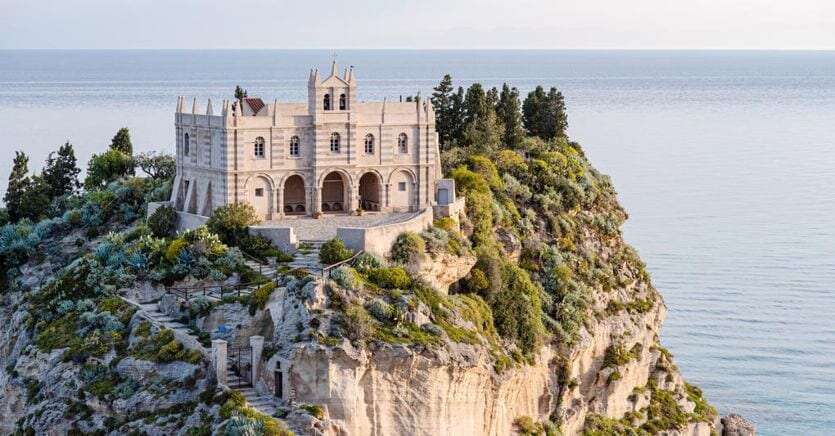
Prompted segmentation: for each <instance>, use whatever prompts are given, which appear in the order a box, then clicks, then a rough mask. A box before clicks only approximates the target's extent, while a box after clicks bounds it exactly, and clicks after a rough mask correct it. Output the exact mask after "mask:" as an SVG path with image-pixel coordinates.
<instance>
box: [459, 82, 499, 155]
mask: <svg viewBox="0 0 835 436" xmlns="http://www.w3.org/2000/svg"><path fill="white" fill-rule="evenodd" d="M492 99H493V96H492V92H490V93H485V92H484V88H483V87H482V86H481V84H480V83H474V84H472V85H471V86H470V87H469V88H468V89H467V94H466V95H465V96H464V113H465V117H464V124H465V127H464V143H465V144H466V145H467V146H472V147H476V148H478V149H481V150H488V151H489V150H493V149H495V148H496V147H498V146H499V144H500V142H501V139H502V135H503V133H504V132H503V131H502V130H503V129H502V126H501V125H499V123H498V121H497V119H496V109H495V107H494V106H493V103H492Z"/></svg>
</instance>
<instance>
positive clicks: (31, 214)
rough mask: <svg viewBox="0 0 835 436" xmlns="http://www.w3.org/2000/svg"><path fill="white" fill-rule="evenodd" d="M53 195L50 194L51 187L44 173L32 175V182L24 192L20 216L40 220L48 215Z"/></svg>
mask: <svg viewBox="0 0 835 436" xmlns="http://www.w3.org/2000/svg"><path fill="white" fill-rule="evenodd" d="M52 200H53V197H52V195H50V187H49V185H48V184H47V183H46V181H45V180H44V178H43V175H38V174H36V175H34V176H32V179H31V183H30V184H29V186H28V187H27V188H26V190H25V191H24V192H23V201H22V202H21V204H20V217H21V218H29V219H30V220H32V221H40V220H41V219H43V218H45V217H48V216H49V213H50V206H51V205H52Z"/></svg>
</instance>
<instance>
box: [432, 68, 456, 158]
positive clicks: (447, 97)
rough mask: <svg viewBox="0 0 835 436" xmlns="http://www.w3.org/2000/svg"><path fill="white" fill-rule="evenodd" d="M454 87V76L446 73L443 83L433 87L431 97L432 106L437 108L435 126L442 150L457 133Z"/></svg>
mask: <svg viewBox="0 0 835 436" xmlns="http://www.w3.org/2000/svg"><path fill="white" fill-rule="evenodd" d="M453 89H454V88H453V87H452V76H450V75H449V74H445V75H444V78H443V79H441V83H439V84H438V86H436V87H435V88H433V90H434V91H435V92H433V93H432V97H430V99H429V100H430V101H431V102H432V108H433V109H435V128H436V129H437V130H438V139H439V141H440V146H441V149H442V150H445V149H447V148H448V146H449V144H451V143H452V140H453V136H454V134H455V132H454V131H453V124H454V114H453V107H452V102H453V97H454V94H453Z"/></svg>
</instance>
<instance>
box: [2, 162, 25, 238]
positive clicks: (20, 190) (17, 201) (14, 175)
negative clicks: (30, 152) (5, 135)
mask: <svg viewBox="0 0 835 436" xmlns="http://www.w3.org/2000/svg"><path fill="white" fill-rule="evenodd" d="M31 185H32V180H31V179H29V156H27V155H26V153H24V152H22V151H16V152H15V157H14V162H13V164H12V172H11V174H9V185H8V187H7V188H6V195H4V196H3V201H5V202H6V210H8V212H9V219H10V220H11V221H12V222H14V221H18V220H19V219H21V218H22V217H23V216H22V212H23V202H24V201H25V196H26V191H27V190H28V189H29V187H30V186H31Z"/></svg>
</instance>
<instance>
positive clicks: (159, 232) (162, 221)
mask: <svg viewBox="0 0 835 436" xmlns="http://www.w3.org/2000/svg"><path fill="white" fill-rule="evenodd" d="M178 219H179V216H178V215H177V211H176V210H175V209H174V208H173V207H171V206H161V207H159V208H157V210H155V211H154V213H152V214H151V216H149V217H148V228H149V229H150V230H151V234H153V235H154V236H156V237H158V238H165V237H168V236H171V235H173V234H174V232H175V231H176V230H177V221H178Z"/></svg>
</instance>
